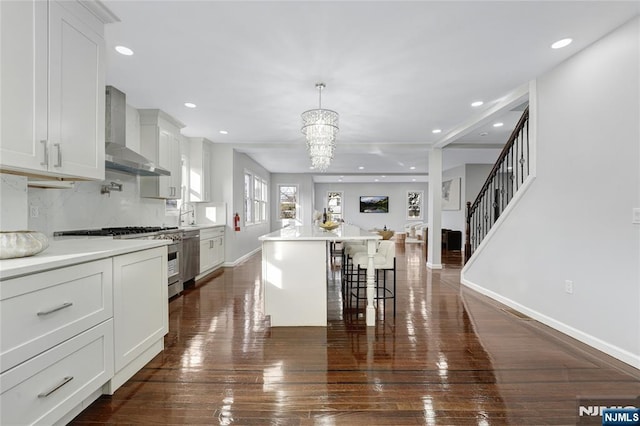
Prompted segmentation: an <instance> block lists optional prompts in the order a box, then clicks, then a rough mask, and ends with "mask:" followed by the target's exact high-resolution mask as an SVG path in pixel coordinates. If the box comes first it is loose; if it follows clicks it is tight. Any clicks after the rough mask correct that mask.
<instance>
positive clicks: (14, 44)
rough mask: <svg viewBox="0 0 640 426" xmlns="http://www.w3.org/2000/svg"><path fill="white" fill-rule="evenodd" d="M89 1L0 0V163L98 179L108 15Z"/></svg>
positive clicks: (7, 168)
mask: <svg viewBox="0 0 640 426" xmlns="http://www.w3.org/2000/svg"><path fill="white" fill-rule="evenodd" d="M87 7H92V2H82V3H81V2H76V1H65V2H57V1H53V0H52V1H49V2H46V1H38V0H36V1H15V2H13V1H12V2H5V1H3V2H0V43H1V46H0V60H1V63H2V72H1V73H0V112H1V114H0V155H1V157H0V169H2V170H5V171H12V172H17V173H22V174H28V175H41V176H50V177H59V178H70V179H73V178H78V179H104V119H105V89H104V87H105V76H104V68H105V62H104V58H105V51H104V49H105V43H104V39H103V32H104V23H105V22H108V18H109V17H107V19H98V18H97V17H96V16H100V15H96V14H94V13H92V12H90V11H89V10H88V9H87ZM102 16H104V15H102Z"/></svg>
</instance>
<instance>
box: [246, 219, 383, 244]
mask: <svg viewBox="0 0 640 426" xmlns="http://www.w3.org/2000/svg"><path fill="white" fill-rule="evenodd" d="M258 239H259V240H260V241H313V240H321V241H350V240H354V241H362V240H380V239H382V237H381V236H380V235H379V234H377V233H373V232H369V231H365V230H364V229H361V228H359V227H357V226H355V225H349V224H346V223H343V224H342V225H340V226H338V227H337V228H336V229H333V230H331V231H327V230H325V229H322V228H320V227H318V226H295V227H287V228H282V229H279V230H277V231H275V232H272V233H270V234H266V235H263V236H261V237H259V238H258Z"/></svg>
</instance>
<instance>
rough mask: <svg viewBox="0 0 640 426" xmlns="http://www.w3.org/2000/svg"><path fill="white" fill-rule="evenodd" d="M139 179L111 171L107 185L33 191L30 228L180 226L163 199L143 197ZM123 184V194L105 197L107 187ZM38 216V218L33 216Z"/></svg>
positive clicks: (48, 231) (47, 231)
mask: <svg viewBox="0 0 640 426" xmlns="http://www.w3.org/2000/svg"><path fill="white" fill-rule="evenodd" d="M138 181H139V178H138V177H137V176H133V175H128V174H125V173H118V172H114V171H107V173H106V179H105V181H104V182H76V183H75V185H74V187H73V188H72V189H41V188H29V190H28V205H29V210H32V211H37V213H38V214H37V217H29V219H28V220H29V222H28V223H29V229H31V230H35V231H40V232H42V233H44V234H45V235H47V236H52V235H53V232H54V231H64V230H71V229H92V228H103V227H113V226H177V225H178V216H177V212H175V211H171V210H167V209H166V208H165V201H164V200H161V199H151V198H140V189H139V188H140V185H139V182H138ZM111 182H116V183H117V184H122V191H121V192H118V191H113V190H112V191H111V192H110V193H107V194H101V193H100V192H101V188H102V186H103V185H110V183H111ZM29 216H34V215H29Z"/></svg>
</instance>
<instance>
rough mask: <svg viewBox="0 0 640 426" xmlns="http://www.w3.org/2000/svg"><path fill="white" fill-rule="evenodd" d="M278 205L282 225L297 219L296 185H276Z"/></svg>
mask: <svg viewBox="0 0 640 426" xmlns="http://www.w3.org/2000/svg"><path fill="white" fill-rule="evenodd" d="M278 203H279V209H278V211H279V215H280V220H281V221H282V223H285V222H286V223H289V220H291V219H293V220H296V219H298V210H299V209H298V185H278Z"/></svg>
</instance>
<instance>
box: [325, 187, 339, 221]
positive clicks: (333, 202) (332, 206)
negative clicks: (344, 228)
mask: <svg viewBox="0 0 640 426" xmlns="http://www.w3.org/2000/svg"><path fill="white" fill-rule="evenodd" d="M342 198H343V196H342V191H329V192H328V193H327V211H328V212H329V213H331V220H333V221H335V222H338V221H341V220H342V219H343V217H342Z"/></svg>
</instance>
